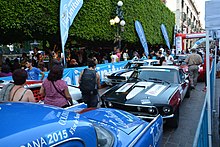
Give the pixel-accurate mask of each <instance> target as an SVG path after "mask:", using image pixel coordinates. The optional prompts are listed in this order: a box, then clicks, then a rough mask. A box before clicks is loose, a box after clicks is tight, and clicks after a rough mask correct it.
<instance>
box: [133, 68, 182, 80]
mask: <svg viewBox="0 0 220 147" xmlns="http://www.w3.org/2000/svg"><path fill="white" fill-rule="evenodd" d="M130 79H143V80H146V81H156V82H159V81H164V82H169V83H178V78H177V72H176V70H172V69H140V70H138V71H136V72H134V73H133V74H132V75H131V77H130Z"/></svg>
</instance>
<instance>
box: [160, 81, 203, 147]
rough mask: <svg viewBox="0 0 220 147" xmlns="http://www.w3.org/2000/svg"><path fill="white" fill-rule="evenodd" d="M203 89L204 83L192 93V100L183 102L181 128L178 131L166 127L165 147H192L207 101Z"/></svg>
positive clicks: (164, 134) (188, 99) (164, 135)
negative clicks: (205, 101)
mask: <svg viewBox="0 0 220 147" xmlns="http://www.w3.org/2000/svg"><path fill="white" fill-rule="evenodd" d="M203 87H204V83H198V85H197V87H196V89H195V90H192V91H191V96H190V98H186V99H184V100H183V102H182V104H181V107H180V119H179V127H178V128H177V129H170V128H166V127H164V133H163V143H162V144H163V147H192V145H193V141H194V136H195V133H196V129H197V126H198V122H199V119H200V115H201V111H202V107H203V104H204V100H205V92H203V91H202V89H203Z"/></svg>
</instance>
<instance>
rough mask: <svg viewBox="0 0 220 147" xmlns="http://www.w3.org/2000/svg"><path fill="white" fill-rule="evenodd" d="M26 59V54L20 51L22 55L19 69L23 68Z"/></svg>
mask: <svg viewBox="0 0 220 147" xmlns="http://www.w3.org/2000/svg"><path fill="white" fill-rule="evenodd" d="M27 61H28V56H27V54H26V53H22V56H21V69H25V67H26V66H25V64H26V62H27Z"/></svg>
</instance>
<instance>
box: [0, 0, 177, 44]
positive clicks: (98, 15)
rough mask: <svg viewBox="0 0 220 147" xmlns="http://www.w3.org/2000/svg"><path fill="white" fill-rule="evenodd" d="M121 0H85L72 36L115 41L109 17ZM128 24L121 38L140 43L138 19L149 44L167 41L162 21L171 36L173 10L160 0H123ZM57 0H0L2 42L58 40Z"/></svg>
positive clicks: (113, 14)
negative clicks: (136, 21)
mask: <svg viewBox="0 0 220 147" xmlns="http://www.w3.org/2000/svg"><path fill="white" fill-rule="evenodd" d="M117 2H118V0H84V4H83V6H82V8H81V9H80V11H79V13H78V14H77V16H76V18H75V20H74V21H73V25H72V26H71V27H70V31H69V36H70V37H69V38H71V39H72V38H74V39H76V40H77V41H81V40H84V42H83V43H86V42H93V43H102V45H105V44H107V43H109V44H112V43H113V41H114V40H115V34H116V30H117V26H116V25H114V26H111V25H110V23H109V21H110V19H113V18H114V17H115V16H116V14H115V13H116V5H117ZM123 3H124V5H123V6H122V10H123V12H124V13H123V15H124V19H125V21H126V25H125V27H124V29H125V30H124V32H122V33H121V35H122V41H123V42H127V43H131V44H132V43H139V38H138V36H137V34H136V31H135V27H134V22H135V20H139V21H140V22H141V23H142V25H143V28H144V31H145V35H146V38H147V42H148V43H149V44H160V43H162V44H165V41H164V39H163V36H162V33H161V30H160V25H161V24H162V23H163V24H165V26H166V28H167V31H168V35H169V38H170V40H171V39H172V36H173V27H174V23H175V20H174V19H175V18H174V14H173V13H172V12H171V11H170V10H169V9H168V8H167V7H166V6H165V5H164V4H162V3H161V1H160V0H123ZM59 4H60V1H58V0H54V1H51V0H0V18H1V19H0V24H1V25H0V32H1V33H0V42H1V43H8V42H19V41H24V40H30V39H40V40H48V41H49V42H51V41H52V40H53V41H56V42H58V41H59Z"/></svg>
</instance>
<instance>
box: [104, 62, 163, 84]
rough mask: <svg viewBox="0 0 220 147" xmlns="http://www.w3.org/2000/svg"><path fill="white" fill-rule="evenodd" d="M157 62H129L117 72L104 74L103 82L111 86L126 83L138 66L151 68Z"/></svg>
mask: <svg viewBox="0 0 220 147" xmlns="http://www.w3.org/2000/svg"><path fill="white" fill-rule="evenodd" d="M159 63H160V61H159V60H153V59H147V60H137V61H136V60H135V61H129V62H128V63H127V64H126V65H125V66H124V68H123V69H121V70H118V71H112V72H108V73H105V75H104V81H105V83H106V84H107V85H109V86H112V85H115V84H118V83H121V82H126V81H127V80H128V78H129V77H130V75H131V74H132V73H133V70H134V69H136V68H138V67H140V66H153V65H154V64H159Z"/></svg>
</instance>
